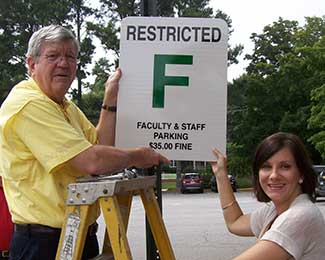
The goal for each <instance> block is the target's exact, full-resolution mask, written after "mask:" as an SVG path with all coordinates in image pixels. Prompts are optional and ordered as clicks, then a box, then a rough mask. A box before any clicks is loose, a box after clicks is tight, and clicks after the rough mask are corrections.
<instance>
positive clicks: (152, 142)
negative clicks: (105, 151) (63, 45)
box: [116, 17, 228, 161]
mask: <svg viewBox="0 0 325 260" xmlns="http://www.w3.org/2000/svg"><path fill="white" fill-rule="evenodd" d="M227 40H228V29H227V24H226V23H225V22H224V21H223V20H221V19H211V18H161V17H127V18H126V19H124V20H123V21H122V26H121V38H120V54H121V56H120V67H121V69H122V74H123V75H122V78H121V81H120V89H119V95H118V111H117V125H116V145H117V146H119V147H125V148H130V147H140V146H150V147H152V148H153V149H155V150H157V151H159V152H161V153H162V154H163V155H165V156H166V157H168V158H169V159H170V160H195V161H210V160H213V159H214V157H213V155H212V149H213V148H214V147H217V148H219V149H220V150H221V151H223V152H225V150H226V111H227Z"/></svg>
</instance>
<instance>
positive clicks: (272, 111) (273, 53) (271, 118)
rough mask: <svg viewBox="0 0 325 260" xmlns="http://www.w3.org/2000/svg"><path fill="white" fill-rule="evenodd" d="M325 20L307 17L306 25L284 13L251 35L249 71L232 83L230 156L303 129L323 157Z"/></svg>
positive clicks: (304, 137) (239, 155) (311, 149)
mask: <svg viewBox="0 0 325 260" xmlns="http://www.w3.org/2000/svg"><path fill="white" fill-rule="evenodd" d="M324 25H325V24H324V18H316V17H313V18H308V17H307V18H306V24H305V25H304V26H303V27H299V26H298V23H297V22H295V21H287V20H283V19H282V18H280V19H279V21H277V22H274V23H273V24H272V25H269V26H266V27H265V28H264V31H263V33H262V34H260V35H257V34H252V37H251V38H252V40H253V41H254V43H255V48H254V52H253V54H251V55H247V56H246V57H247V58H248V59H249V60H250V61H251V62H250V64H249V66H248V68H247V74H245V75H243V76H242V77H240V78H239V79H237V80H235V81H234V82H233V83H232V84H229V88H228V89H229V100H228V102H229V103H228V143H229V147H228V149H229V151H228V152H229V153H231V157H234V158H235V159H230V160H233V161H234V162H236V161H237V160H239V161H240V159H241V158H245V157H246V158H252V156H253V152H254V150H255V147H256V145H257V144H258V143H259V142H260V141H261V140H262V139H263V138H265V137H266V136H267V135H269V134H271V133H274V132H277V131H286V132H292V133H295V134H298V135H299V136H300V137H301V138H302V140H303V141H304V142H305V144H306V145H307V148H308V150H309V152H310V154H311V157H312V159H313V160H314V162H315V163H319V162H320V154H319V153H320V152H321V151H323V150H321V149H323V143H322V140H321V138H322V137H323V135H322V131H324V128H323V127H322V124H321V122H323V121H321V120H322V117H321V113H320V111H321V108H323V107H324V101H323V100H324V98H322V97H318V95H319V93H318V91H319V90H317V89H319V88H320V87H321V86H323V85H324V83H325V75H324V74H325V72H324V67H325V62H324V60H325V56H324V55H325V51H324V50H325V48H324V37H325V30H324V28H325V26H324ZM317 93H318V94H317ZM311 97H312V98H314V101H313V103H311ZM311 116H312V117H311ZM318 116H319V120H318ZM310 117H311V118H312V119H309V118H310ZM308 122H309V127H308ZM315 133H316V135H315ZM317 134H318V135H317ZM311 142H312V143H313V144H314V146H312V145H311ZM230 144H231V145H230ZM234 144H235V146H233V145H234ZM315 147H316V149H317V150H318V151H317V150H316V149H315ZM229 158H230V156H229ZM323 158H324V155H323ZM234 162H230V167H234V165H236V163H234ZM239 164H241V163H240V162H239Z"/></svg>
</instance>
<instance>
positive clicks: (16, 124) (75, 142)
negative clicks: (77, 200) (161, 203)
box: [0, 25, 169, 260]
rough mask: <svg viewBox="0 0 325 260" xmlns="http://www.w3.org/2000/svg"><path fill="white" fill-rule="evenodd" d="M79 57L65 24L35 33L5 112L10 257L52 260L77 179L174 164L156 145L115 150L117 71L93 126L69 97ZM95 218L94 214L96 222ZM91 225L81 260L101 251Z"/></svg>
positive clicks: (1, 119)
mask: <svg viewBox="0 0 325 260" xmlns="http://www.w3.org/2000/svg"><path fill="white" fill-rule="evenodd" d="M78 52H79V44H78V42H77V40H76V39H75V37H74V35H73V34H72V33H71V32H70V31H69V30H67V29H66V28H64V27H61V26H55V25H51V26H47V27H44V28H42V29H40V30H39V31H37V32H35V33H34V34H33V35H32V37H31V39H30V41H29V45H28V51H27V64H28V69H29V76H30V77H29V78H28V79H27V80H25V81H22V82H20V83H19V84H17V85H16V86H15V87H14V88H13V89H12V91H11V92H10V94H9V96H8V97H7V99H6V100H5V102H4V103H3V105H2V107H1V109H0V144H1V150H0V158H1V161H0V174H1V176H2V179H3V187H4V191H5V194H6V198H7V201H8V205H9V209H10V212H11V214H12V219H13V222H14V224H15V227H14V235H13V238H12V241H11V248H10V258H11V259H24V260H29V259H30V260H32V259H33V260H36V259H40V260H45V259H46V260H48V259H54V258H55V254H56V251H57V246H58V242H59V237H60V229H61V226H62V224H63V219H64V211H65V198H66V191H67V185H68V184H69V183H72V182H75V180H76V177H79V176H84V175H89V174H105V173H111V172H115V171H118V170H121V169H123V168H128V167H131V166H136V167H139V168H146V167H151V166H153V165H157V164H159V162H163V163H169V161H168V160H167V158H165V157H163V156H162V155H160V154H159V153H157V152H155V151H154V150H152V149H151V148H145V147H143V148H135V149H118V148H115V147H114V139H115V132H114V131H115V120H116V113H115V111H116V103H117V92H118V81H119V79H120V77H121V71H120V70H119V69H118V70H117V71H116V72H115V73H114V74H113V75H112V76H111V77H110V78H109V79H108V80H107V82H106V85H105V95H104V100H103V105H102V109H101V113H100V118H99V123H98V125H97V127H96V128H95V127H94V126H93V125H92V124H91V123H90V122H89V121H88V120H87V118H86V117H85V115H84V114H83V113H82V112H81V111H80V110H79V109H78V108H77V107H76V106H75V105H74V104H73V103H72V102H70V101H69V100H67V99H66V98H65V94H66V93H67V91H68V89H69V87H70V86H71V83H72V81H73V80H74V78H75V76H76V67H77V57H78ZM97 217H98V212H94V213H93V221H92V223H95V220H96V218H97ZM92 223H90V225H89V229H88V234H87V238H86V244H85V247H84V252H83V259H89V258H91V257H94V256H96V255H97V254H98V242H97V237H96V233H95V232H94V230H95V228H94V226H95V224H92Z"/></svg>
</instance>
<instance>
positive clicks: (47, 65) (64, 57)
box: [27, 40, 77, 103]
mask: <svg viewBox="0 0 325 260" xmlns="http://www.w3.org/2000/svg"><path fill="white" fill-rule="evenodd" d="M27 63H28V66H29V70H30V73H31V76H32V78H33V79H34V80H35V81H36V83H37V84H38V85H39V87H40V88H41V89H42V91H43V92H44V93H45V94H46V95H47V96H48V97H49V98H50V99H52V100H53V101H55V102H57V103H61V102H62V100H63V98H64V96H65V94H66V92H67V91H68V89H69V87H70V86H71V83H72V82H73V80H74V78H75V77H76V70H77V52H76V48H75V45H74V44H73V42H72V41H71V40H68V41H60V42H44V43H43V44H42V47H41V54H40V56H39V57H28V58H27Z"/></svg>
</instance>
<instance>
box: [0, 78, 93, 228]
mask: <svg viewBox="0 0 325 260" xmlns="http://www.w3.org/2000/svg"><path fill="white" fill-rule="evenodd" d="M96 141H97V135H96V130H95V127H94V126H93V125H92V124H91V123H90V122H89V121H88V120H87V118H86V117H85V115H84V114H83V113H82V112H81V111H80V110H79V109H78V108H77V106H75V105H74V104H73V103H72V102H70V101H68V100H65V101H64V105H63V106H61V105H59V104H57V103H55V102H54V101H52V100H51V99H49V98H48V97H47V96H46V95H45V94H44V93H43V92H42V91H41V90H40V88H39V87H38V86H37V84H36V83H35V81H34V80H33V79H29V80H27V81H22V82H21V83H19V84H18V85H16V86H15V87H14V88H13V89H12V91H11V92H10V94H9V96H8V98H7V99H6V100H5V102H4V103H3V104H2V106H1V109H0V145H1V149H0V175H1V176H2V178H3V187H4V190H5V194H6V198H7V201H8V205H9V208H10V212H11V214H12V219H13V222H14V223H17V224H19V223H20V224H25V223H36V224H42V225H47V226H51V227H57V228H60V227H61V226H62V224H63V220H64V212H65V200H66V196H67V185H68V184H70V183H73V182H75V181H76V177H78V176H82V173H80V172H78V171H77V170H76V169H74V168H72V167H71V166H70V165H69V164H68V163H66V162H67V161H68V160H70V159H71V158H73V157H74V156H76V155H77V154H79V153H80V152H82V151H84V150H86V149H88V148H89V147H91V146H92V145H93V144H95V143H96ZM98 213H99V212H98V209H97V211H96V212H93V217H92V218H91V220H90V221H95V218H96V217H97V216H98Z"/></svg>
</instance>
